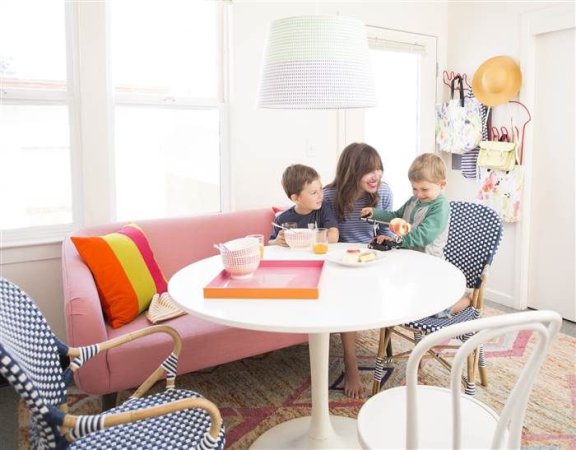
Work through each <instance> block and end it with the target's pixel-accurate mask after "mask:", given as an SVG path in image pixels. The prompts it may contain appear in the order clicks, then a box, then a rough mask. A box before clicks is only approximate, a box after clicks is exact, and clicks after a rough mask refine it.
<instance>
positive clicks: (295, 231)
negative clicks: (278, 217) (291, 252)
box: [284, 228, 314, 248]
mask: <svg viewBox="0 0 576 450" xmlns="http://www.w3.org/2000/svg"><path fill="white" fill-rule="evenodd" d="M284 238H285V239H286V243H287V244H288V247H290V248H306V247H310V246H311V245H312V241H313V239H314V230H309V229H306V228H291V229H290V230H285V231H284Z"/></svg>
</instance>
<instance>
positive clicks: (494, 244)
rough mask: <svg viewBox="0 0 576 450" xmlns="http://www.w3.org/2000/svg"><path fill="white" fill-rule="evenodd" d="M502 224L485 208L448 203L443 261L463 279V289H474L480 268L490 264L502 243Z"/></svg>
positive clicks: (491, 211) (478, 278) (494, 213)
mask: <svg viewBox="0 0 576 450" xmlns="http://www.w3.org/2000/svg"><path fill="white" fill-rule="evenodd" d="M502 230H503V228H502V221H501V220H500V218H499V217H498V215H497V214H496V212H495V211H494V210H492V209H491V208H488V207H487V206H484V205H480V204H477V203H468V202H450V228H449V230H448V241H447V243H446V246H445V247H444V257H445V258H446V260H447V261H448V262H450V263H452V264H454V265H455V266H456V267H458V268H459V269H460V270H461V271H462V272H463V273H464V276H465V277H466V286H467V287H469V288H477V287H479V286H480V283H481V282H482V279H481V275H482V271H483V270H484V267H485V266H486V265H487V264H491V263H492V259H493V258H494V255H495V254H496V250H497V249H498V245H499V244H500V241H501V240H502Z"/></svg>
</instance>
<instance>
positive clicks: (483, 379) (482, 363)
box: [478, 345, 488, 387]
mask: <svg viewBox="0 0 576 450" xmlns="http://www.w3.org/2000/svg"><path fill="white" fill-rule="evenodd" d="M478 371H479V372H480V384H482V386H484V387H487V386H488V371H487V370H486V359H485V357H484V346H483V345H480V357H479V359H478Z"/></svg>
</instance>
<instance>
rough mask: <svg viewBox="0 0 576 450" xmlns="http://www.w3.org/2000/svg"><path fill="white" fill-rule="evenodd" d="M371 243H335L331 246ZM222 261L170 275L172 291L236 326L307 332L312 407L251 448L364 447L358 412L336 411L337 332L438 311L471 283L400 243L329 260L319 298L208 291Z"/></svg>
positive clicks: (277, 256)
mask: <svg viewBox="0 0 576 450" xmlns="http://www.w3.org/2000/svg"><path fill="white" fill-rule="evenodd" d="M350 246H354V247H363V248H365V247H366V245H365V244H331V245H330V248H329V253H330V252H337V251H342V250H343V249H345V248H347V247H350ZM325 256H326V255H314V254H313V253H312V252H311V251H310V250H308V249H306V250H295V249H288V248H284V247H279V246H271V247H266V248H265V252H264V258H265V259H271V260H286V259H294V260H317V259H324V258H325ZM222 269H223V266H222V262H221V258H220V257H219V256H214V257H210V258H206V259H204V260H201V261H198V262H196V263H194V264H191V265H189V266H187V267H184V268H183V269H181V270H180V271H178V272H177V273H176V274H175V275H174V276H173V277H172V278H171V279H170V281H169V284H168V290H169V292H170V295H171V296H172V298H173V299H174V300H175V301H176V302H177V303H178V304H179V305H180V306H181V307H182V308H183V309H185V310H186V311H188V312H189V313H190V314H194V315H196V316H199V317H202V318H204V319H206V320H210V321H213V322H217V323H220V324H224V325H229V326H233V327H239V328H246V329H251V330H260V331H275V332H284V333H308V336H309V351H310V373H311V384H312V386H311V390H312V391H311V392H312V412H311V416H309V417H301V418H298V419H293V420H289V421H287V422H283V423H281V424H279V425H276V426H275V427H273V428H271V429H270V430H268V431H266V432H265V433H264V434H263V435H262V436H260V437H259V438H258V439H257V440H256V441H255V442H254V443H253V445H252V446H251V448H252V449H267V450H268V449H297V448H307V449H320V448H322V449H335V448H360V445H359V443H358V439H357V436H356V420H355V419H352V418H348V417H338V416H330V413H329V409H328V408H329V399H328V356H329V340H330V333H335V332H343V331H360V330H367V329H374V328H381V327H388V326H394V325H399V324H402V323H405V322H409V321H411V320H416V319H420V318H422V317H426V316H429V315H431V314H435V313H437V312H439V311H441V310H443V309H445V308H447V307H449V306H451V305H452V304H454V303H455V302H456V301H457V300H458V299H459V298H460V296H461V295H462V294H463V293H464V290H465V279H464V275H463V274H462V272H460V270H458V269H457V268H456V267H454V266H452V265H451V264H449V263H448V262H446V261H443V260H442V259H440V258H436V257H432V256H429V255H426V254H424V253H420V252H415V251H411V250H393V251H389V252H386V253H384V254H383V255H382V259H381V260H379V261H378V262H376V263H372V264H369V265H366V266H361V267H347V266H344V265H340V264H337V263H334V262H331V261H326V262H325V264H324V268H323V270H322V275H321V277H320V281H319V285H318V288H319V298H318V299H315V300H294V299H274V300H264V299H232V300H229V299H228V300H227V299H206V298H204V294H203V288H204V287H205V286H206V285H207V284H208V283H209V282H210V281H212V279H213V278H214V277H215V276H216V275H217V274H218V273H219V272H220V271H221V270H222Z"/></svg>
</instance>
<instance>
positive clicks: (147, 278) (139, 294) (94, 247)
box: [70, 224, 168, 328]
mask: <svg viewBox="0 0 576 450" xmlns="http://www.w3.org/2000/svg"><path fill="white" fill-rule="evenodd" d="M70 239H72V242H74V245H75V246H76V249H77V250H78V253H79V254H80V256H81V257H82V259H83V260H84V262H85V263H86V265H87V266H88V267H89V268H90V271H91V272H92V275H93V276H94V279H95V281H96V286H97V287H98V292H99V294H100V302H101V304H102V309H103V310H104V314H105V315H106V318H107V319H108V322H109V323H110V326H112V328H119V327H121V326H122V325H125V324H127V323H129V322H131V321H133V320H134V319H135V318H136V317H137V316H138V314H140V313H141V312H143V311H145V310H146V309H147V308H148V305H150V302H151V301H152V297H153V296H154V294H156V293H159V294H161V293H163V292H166V291H167V290H168V287H167V284H166V279H165V278H164V275H162V272H161V271H160V267H158V263H157V262H156V260H155V259H154V254H153V253H152V249H151V248H150V245H149V244H148V239H147V238H146V235H145V234H144V233H143V232H142V230H141V229H140V227H138V226H137V225H135V224H128V225H126V226H124V227H122V228H121V229H120V230H118V232H116V233H111V234H107V235H104V236H93V237H79V236H72V237H71V238H70Z"/></svg>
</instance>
